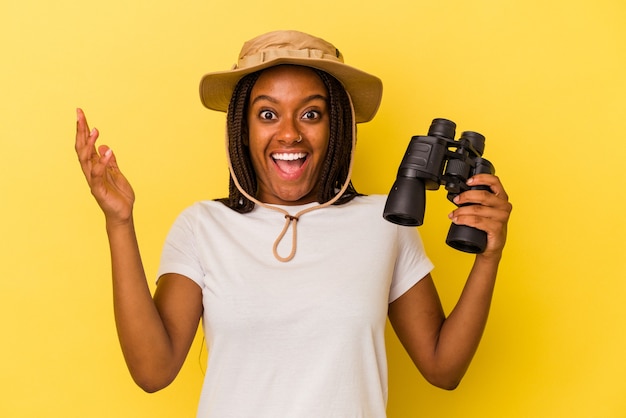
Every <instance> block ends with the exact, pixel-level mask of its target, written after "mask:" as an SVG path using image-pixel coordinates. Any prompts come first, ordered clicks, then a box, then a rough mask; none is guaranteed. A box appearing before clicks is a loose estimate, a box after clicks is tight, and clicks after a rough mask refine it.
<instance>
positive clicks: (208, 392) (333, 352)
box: [159, 195, 433, 418]
mask: <svg viewBox="0 0 626 418" xmlns="http://www.w3.org/2000/svg"><path fill="white" fill-rule="evenodd" d="M385 199H386V196H382V195H375V196H363V197H357V198H355V199H354V200H352V201H351V202H349V203H347V204H344V205H340V206H330V207H327V208H321V209H318V210H314V211H312V212H309V213H306V214H304V215H302V217H301V218H300V220H299V221H298V226H297V233H298V235H297V236H298V238H297V253H296V255H295V257H294V258H293V260H291V261H289V262H280V261H278V260H276V258H275V257H274V256H273V254H272V246H273V243H274V241H275V239H276V237H277V236H278V235H279V233H280V231H281V230H282V228H283V226H284V223H285V219H284V217H283V215H282V214H280V213H279V212H276V211H273V210H271V209H267V208H263V207H258V206H257V207H255V209H254V210H253V211H252V212H250V213H248V214H245V215H242V214H239V213H237V212H235V211H233V210H231V209H229V208H227V207H226V206H224V205H223V204H221V203H219V202H213V201H205V202H200V203H197V204H195V205H193V206H191V207H190V208H188V209H186V210H185V211H184V212H183V213H182V214H181V215H180V216H179V218H178V219H177V220H176V222H175V223H174V225H173V227H172V230H171V231H170V234H169V235H168V238H167V240H166V243H165V247H164V251H163V254H162V259H161V266H160V269H159V276H160V275H162V274H165V273H179V274H182V275H184V276H187V277H189V278H190V279H191V280H193V281H195V282H196V283H197V284H198V285H199V286H200V287H201V288H202V293H203V305H204V314H203V326H204V331H205V337H206V340H207V346H208V351H209V360H208V366H207V371H206V376H205V381H204V385H203V389H202V395H201V399H200V404H199V408H198V417H219V418H224V417H234V418H235V417H236V418H252V417H254V418H304V417H310V418H326V417H338V418H339V417H340V418H352V417H355V418H356V417H384V416H385V415H386V412H385V410H386V403H387V360H386V353H385V339H384V330H385V324H386V317H387V310H388V304H389V303H390V302H391V301H393V300H394V299H396V298H397V297H399V296H400V295H402V294H403V293H404V292H406V291H407V290H408V289H409V288H411V287H412V286H413V285H414V284H415V283H417V282H418V281H419V280H420V279H421V278H422V277H424V276H425V275H426V274H427V273H428V272H430V270H431V269H432V267H433V266H432V264H431V262H430V260H429V259H428V258H427V257H426V255H425V253H424V250H423V247H422V243H421V240H420V237H419V234H418V232H417V230H416V229H415V228H409V227H401V226H397V225H394V224H392V223H389V222H387V221H385V220H384V219H383V217H382V212H383V207H384V204H385ZM313 205H317V203H315V204H311V205H304V206H297V207H294V206H282V208H284V209H286V210H287V211H288V212H289V213H291V214H292V215H294V214H295V213H296V212H298V211H300V210H302V209H303V208H305V207H308V206H313ZM290 250H291V230H290V231H288V233H287V235H286V236H285V238H284V239H283V241H282V242H281V245H280V246H279V254H281V255H283V256H286V255H287V254H289V252H290Z"/></svg>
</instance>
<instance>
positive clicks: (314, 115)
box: [302, 110, 321, 120]
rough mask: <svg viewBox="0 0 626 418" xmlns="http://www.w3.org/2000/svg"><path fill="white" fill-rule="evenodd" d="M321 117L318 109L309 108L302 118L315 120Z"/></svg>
mask: <svg viewBox="0 0 626 418" xmlns="http://www.w3.org/2000/svg"><path fill="white" fill-rule="evenodd" d="M320 117H321V113H320V112H319V111H317V110H307V111H306V112H304V114H303V115H302V119H308V120H315V119H319V118H320Z"/></svg>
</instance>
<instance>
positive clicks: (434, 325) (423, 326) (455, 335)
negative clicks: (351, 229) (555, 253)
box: [389, 174, 512, 389]
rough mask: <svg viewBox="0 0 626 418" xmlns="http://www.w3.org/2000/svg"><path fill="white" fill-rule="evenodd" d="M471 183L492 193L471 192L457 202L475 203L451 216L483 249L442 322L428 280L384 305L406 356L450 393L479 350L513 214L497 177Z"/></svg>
mask: <svg viewBox="0 0 626 418" xmlns="http://www.w3.org/2000/svg"><path fill="white" fill-rule="evenodd" d="M470 180H471V181H472V182H473V183H472V184H485V185H489V186H490V187H491V189H492V191H493V192H494V193H493V194H492V193H489V192H486V191H479V190H470V191H467V192H465V193H463V194H461V195H459V196H458V200H457V201H456V203H458V204H463V203H468V202H472V203H477V205H472V206H463V207H459V208H457V209H456V210H455V211H454V212H452V213H451V214H450V218H451V219H452V221H453V222H454V223H457V224H461V225H469V226H473V227H475V228H479V229H481V230H484V231H485V232H487V237H488V238H487V240H488V241H487V248H486V249H485V252H483V253H482V254H478V255H477V256H476V260H475V262H474V266H473V267H472V270H471V272H470V274H469V276H468V279H467V282H466V284H465V287H464V289H463V292H462V293H461V296H460V298H459V300H458V302H457V304H456V306H455V307H454V309H453V310H452V312H451V313H450V315H449V316H448V317H447V318H446V317H445V314H444V312H443V308H442V306H441V302H440V300H439V296H438V294H437V290H436V289H435V285H434V283H433V280H432V278H431V276H430V275H427V276H426V277H424V278H423V279H422V280H421V281H420V282H418V283H417V284H416V285H415V286H413V288H411V289H410V290H409V291H407V292H406V293H405V294H404V295H402V296H400V297H399V298H398V299H397V300H395V301H394V302H392V303H391V304H390V305H389V320H390V322H391V324H392V326H393V328H394V330H395V332H396V334H397V335H398V338H399V339H400V341H401V343H402V344H403V346H404V347H405V349H406V350H407V353H408V354H409V356H410V357H411V359H412V360H413V362H414V363H415V365H416V366H417V368H418V369H419V370H420V372H421V373H422V374H423V375H424V377H425V378H426V379H427V380H428V381H429V382H430V383H432V384H433V385H435V386H438V387H441V388H444V389H454V388H455V387H456V386H457V385H458V384H459V382H460V381H461V379H462V377H463V375H464V374H465V372H466V370H467V368H468V367H469V364H470V362H471V360H472V357H473V356H474V353H475V352H476V349H477V348H478V344H479V342H480V339H481V337H482V334H483V330H484V328H485V325H486V323H487V317H488V314H489V307H490V305H491V298H492V295H493V290H494V286H495V281H496V275H497V271H498V264H499V262H500V259H501V257H502V250H503V248H504V244H505V241H506V225H507V222H508V219H509V215H510V212H511V209H512V206H511V204H510V203H509V202H508V196H507V194H506V192H505V191H504V188H503V187H502V185H501V184H500V181H499V180H498V178H497V177H495V176H492V175H487V174H481V175H478V176H475V177H474V178H472V179H470Z"/></svg>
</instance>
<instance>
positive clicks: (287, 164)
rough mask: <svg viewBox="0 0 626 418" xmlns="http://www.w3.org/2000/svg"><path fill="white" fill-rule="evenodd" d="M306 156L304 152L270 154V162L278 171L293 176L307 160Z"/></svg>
mask: <svg viewBox="0 0 626 418" xmlns="http://www.w3.org/2000/svg"><path fill="white" fill-rule="evenodd" d="M307 156H308V154H307V153H305V152H280V153H278V152H277V153H274V154H272V160H274V163H276V165H277V166H278V168H279V169H280V171H282V172H284V173H287V174H294V173H296V172H297V171H298V170H300V168H302V166H303V165H304V163H305V162H306V160H307Z"/></svg>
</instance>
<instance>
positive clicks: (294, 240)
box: [226, 94, 356, 263]
mask: <svg viewBox="0 0 626 418" xmlns="http://www.w3.org/2000/svg"><path fill="white" fill-rule="evenodd" d="M348 98H349V100H350V111H351V113H352V149H351V150H350V165H349V166H348V175H347V176H346V181H345V182H344V184H343V186H341V189H340V190H339V192H338V193H337V194H336V195H335V196H334V197H333V198H332V199H330V200H329V201H328V202H324V203H321V204H319V205H317V206H311V207H308V208H306V209H303V210H301V211H299V212H298V213H296V214H295V215H291V214H290V213H289V212H287V211H286V210H284V209H283V208H279V207H276V206H273V205H270V204H267V203H264V202H261V201H260V200H258V199H256V198H255V197H253V196H251V195H250V194H249V193H248V192H246V191H245V190H244V189H243V187H241V185H240V184H239V180H237V176H236V175H235V170H234V169H233V164H232V161H231V159H230V149H229V138H228V129H226V159H227V161H228V170H229V171H230V176H231V178H232V179H233V182H234V183H235V186H236V187H237V189H239V191H240V192H241V194H242V195H244V196H245V197H246V198H247V199H249V200H250V201H252V202H254V203H255V204H257V205H259V206H262V207H264V208H266V209H271V210H275V211H277V212H280V213H282V214H283V215H284V216H285V226H284V227H283V230H282V231H281V232H280V234H279V235H278V237H277V238H276V240H275V241H274V246H273V247H272V251H273V253H274V257H275V258H276V259H277V260H278V261H281V262H284V263H286V262H288V261H291V260H292V259H293V258H294V256H295V255H296V249H297V246H298V232H297V225H298V220H299V219H300V217H301V216H302V215H304V214H305V213H307V212H311V211H314V210H316V209H322V208H325V207H328V206H330V205H332V204H333V203H335V202H336V201H337V200H338V199H339V198H340V197H341V196H343V194H344V193H345V191H346V189H347V188H348V186H349V185H350V178H351V177H352V167H353V164H354V152H355V148H356V122H355V119H354V118H355V114H354V106H353V105H352V98H351V97H350V94H348ZM289 226H291V229H292V234H291V252H290V253H289V255H288V256H287V257H283V256H281V255H280V254H278V245H279V244H280V243H281V241H282V240H283V238H284V237H285V235H286V234H287V231H288V230H289Z"/></svg>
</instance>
